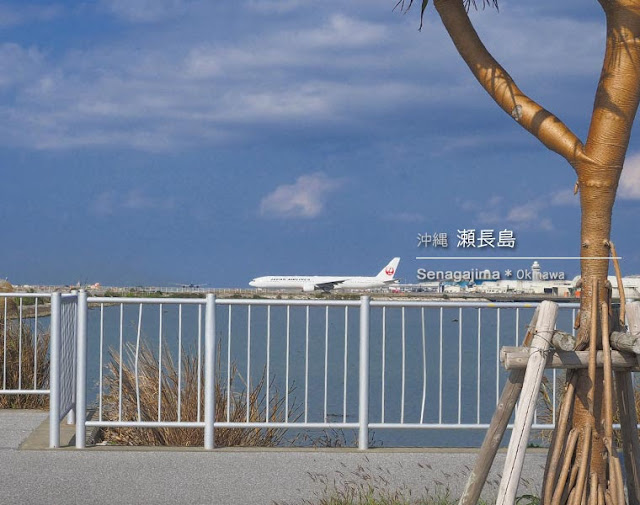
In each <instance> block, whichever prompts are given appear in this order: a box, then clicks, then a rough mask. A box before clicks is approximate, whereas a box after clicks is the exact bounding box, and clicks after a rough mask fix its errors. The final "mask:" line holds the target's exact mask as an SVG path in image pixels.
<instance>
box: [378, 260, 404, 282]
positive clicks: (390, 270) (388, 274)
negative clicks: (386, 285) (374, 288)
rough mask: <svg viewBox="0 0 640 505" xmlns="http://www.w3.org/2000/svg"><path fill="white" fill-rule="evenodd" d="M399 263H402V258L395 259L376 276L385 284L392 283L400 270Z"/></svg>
mask: <svg viewBox="0 0 640 505" xmlns="http://www.w3.org/2000/svg"><path fill="white" fill-rule="evenodd" d="M398 263H400V258H393V259H392V260H391V261H390V262H389V264H388V265H387V266H386V267H384V268H383V269H382V270H380V273H379V274H378V275H376V279H379V280H381V281H385V282H386V281H392V280H393V276H394V275H395V274H396V270H397V269H398Z"/></svg>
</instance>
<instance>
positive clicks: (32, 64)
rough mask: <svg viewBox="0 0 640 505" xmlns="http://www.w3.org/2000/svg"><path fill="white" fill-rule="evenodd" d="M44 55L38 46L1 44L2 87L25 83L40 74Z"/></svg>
mask: <svg viewBox="0 0 640 505" xmlns="http://www.w3.org/2000/svg"><path fill="white" fill-rule="evenodd" d="M42 64H43V55H42V53H41V52H40V51H38V50H37V49H36V48H24V47H21V46H19V45H18V44H12V43H5V44H0V89H1V88H6V87H9V86H12V85H15V84H23V83H25V82H27V81H29V80H30V79H32V78H33V77H34V76H36V75H38V73H39V71H40V69H41V67H42Z"/></svg>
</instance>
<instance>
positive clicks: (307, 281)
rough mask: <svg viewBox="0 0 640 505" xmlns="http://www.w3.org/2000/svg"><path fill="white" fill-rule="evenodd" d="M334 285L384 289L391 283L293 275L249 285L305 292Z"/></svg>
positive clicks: (357, 278)
mask: <svg viewBox="0 0 640 505" xmlns="http://www.w3.org/2000/svg"><path fill="white" fill-rule="evenodd" d="M328 284H334V285H333V286H332V287H331V288H327V289H326V290H329V289H371V288H379V287H384V286H387V285H388V284H389V282H383V281H380V280H378V279H376V278H375V277H343V276H341V277H330V276H324V275H311V276H301V275H291V276H286V275H285V276H275V275H274V276H265V277H258V278H256V279H253V280H252V281H251V282H250V283H249V285H251V286H253V287H254V288H272V289H301V290H304V291H314V290H316V289H324V288H317V287H316V286H319V285H328Z"/></svg>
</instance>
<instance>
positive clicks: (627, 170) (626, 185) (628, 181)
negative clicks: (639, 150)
mask: <svg viewBox="0 0 640 505" xmlns="http://www.w3.org/2000/svg"><path fill="white" fill-rule="evenodd" d="M618 196H619V197H620V198H624V199H626V200H640V154H634V155H633V156H629V157H627V159H626V161H625V163H624V169H623V170H622V175H621V176H620V184H619V185H618Z"/></svg>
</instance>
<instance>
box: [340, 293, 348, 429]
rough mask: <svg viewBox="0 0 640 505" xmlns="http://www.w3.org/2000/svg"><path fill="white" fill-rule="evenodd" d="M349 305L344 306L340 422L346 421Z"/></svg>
mask: <svg viewBox="0 0 640 505" xmlns="http://www.w3.org/2000/svg"><path fill="white" fill-rule="evenodd" d="M348 344H349V307H348V306H346V307H345V308H344V375H343V379H342V383H343V388H342V422H343V423H346V422H347V366H348V364H349V345H348Z"/></svg>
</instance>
